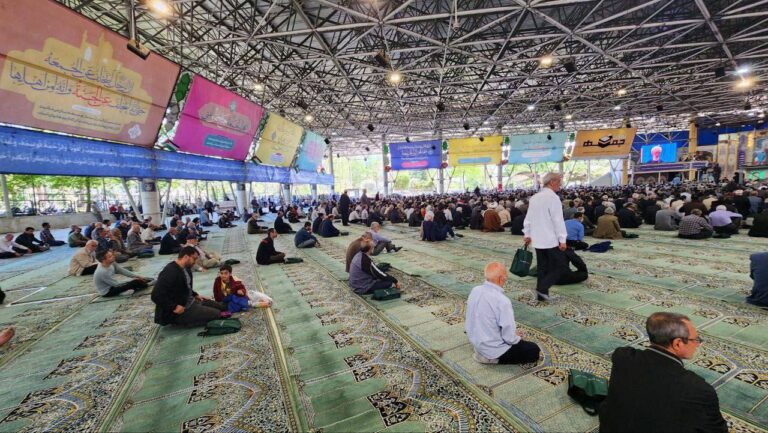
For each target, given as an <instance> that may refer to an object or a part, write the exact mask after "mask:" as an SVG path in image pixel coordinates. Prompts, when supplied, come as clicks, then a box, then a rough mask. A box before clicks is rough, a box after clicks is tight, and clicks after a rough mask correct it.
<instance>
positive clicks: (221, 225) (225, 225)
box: [217, 213, 237, 229]
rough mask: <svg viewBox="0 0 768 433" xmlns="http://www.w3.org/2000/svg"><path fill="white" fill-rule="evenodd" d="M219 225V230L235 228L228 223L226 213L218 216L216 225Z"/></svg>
mask: <svg viewBox="0 0 768 433" xmlns="http://www.w3.org/2000/svg"><path fill="white" fill-rule="evenodd" d="M217 224H218V225H219V228H221V229H229V228H232V227H237V226H236V225H234V224H232V223H231V222H230V221H229V216H227V214H226V213H223V214H221V215H220V216H219V221H218V223H217Z"/></svg>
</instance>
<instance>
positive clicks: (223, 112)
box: [173, 75, 264, 161]
mask: <svg viewBox="0 0 768 433" xmlns="http://www.w3.org/2000/svg"><path fill="white" fill-rule="evenodd" d="M263 116H264V109H263V108H262V107H260V106H259V105H257V104H254V103H253V102H251V101H249V100H247V99H245V98H243V97H241V96H239V95H237V94H235V93H233V92H230V91H229V90H227V89H225V88H223V87H221V86H219V85H217V84H214V83H212V82H210V81H208V80H206V79H205V78H203V77H201V76H199V75H198V76H195V78H194V79H193V80H192V87H191V89H190V91H189V96H187V101H186V102H185V103H184V109H183V110H182V112H181V117H180V119H179V125H178V126H177V127H176V135H175V136H174V138H173V144H175V145H176V146H177V147H178V148H179V150H181V151H184V152H189V153H196V154H199V155H209V156H219V157H222V158H232V159H238V160H241V161H242V160H244V159H245V158H246V156H248V150H250V148H251V143H252V142H253V137H254V136H255V135H256V132H257V131H258V129H259V122H260V121H261V118H262V117H263Z"/></svg>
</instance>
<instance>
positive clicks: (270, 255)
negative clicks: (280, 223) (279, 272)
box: [256, 229, 285, 265]
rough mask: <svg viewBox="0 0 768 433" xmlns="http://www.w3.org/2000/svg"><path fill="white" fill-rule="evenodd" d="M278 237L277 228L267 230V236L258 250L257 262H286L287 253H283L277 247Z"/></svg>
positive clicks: (264, 263)
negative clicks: (276, 240)
mask: <svg viewBox="0 0 768 433" xmlns="http://www.w3.org/2000/svg"><path fill="white" fill-rule="evenodd" d="M276 237H277V232H276V231H275V229H269V230H267V237H265V238H264V239H262V240H261V242H260V243H259V248H258V249H257V250H256V263H258V264H260V265H271V264H273V263H285V253H281V252H279V251H277V250H276V249H275V238H276Z"/></svg>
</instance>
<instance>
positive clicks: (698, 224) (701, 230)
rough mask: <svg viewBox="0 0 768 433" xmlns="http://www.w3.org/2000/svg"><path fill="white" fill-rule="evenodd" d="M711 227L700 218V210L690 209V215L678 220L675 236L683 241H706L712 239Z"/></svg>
mask: <svg viewBox="0 0 768 433" xmlns="http://www.w3.org/2000/svg"><path fill="white" fill-rule="evenodd" d="M712 233H713V230H712V226H711V225H709V222H707V220H706V219H704V218H703V217H702V216H701V210H700V209H692V210H691V214H690V215H686V216H684V217H683V219H682V220H680V229H679V230H678V232H677V236H678V237H680V238H683V239H707V238H711V237H712Z"/></svg>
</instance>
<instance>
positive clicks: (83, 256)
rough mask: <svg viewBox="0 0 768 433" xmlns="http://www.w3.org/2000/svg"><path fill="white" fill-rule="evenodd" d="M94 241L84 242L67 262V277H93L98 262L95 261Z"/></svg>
mask: <svg viewBox="0 0 768 433" xmlns="http://www.w3.org/2000/svg"><path fill="white" fill-rule="evenodd" d="M96 245H97V243H96V241H88V242H86V244H85V246H84V247H83V248H80V249H79V250H77V252H76V253H75V254H74V255H73V256H72V259H70V261H69V275H75V276H79V275H93V273H94V272H96V267H97V266H98V264H99V262H97V261H96Z"/></svg>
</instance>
